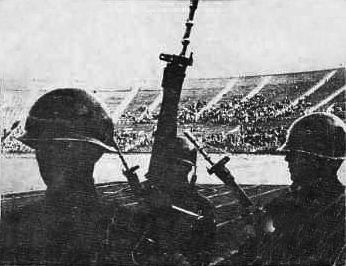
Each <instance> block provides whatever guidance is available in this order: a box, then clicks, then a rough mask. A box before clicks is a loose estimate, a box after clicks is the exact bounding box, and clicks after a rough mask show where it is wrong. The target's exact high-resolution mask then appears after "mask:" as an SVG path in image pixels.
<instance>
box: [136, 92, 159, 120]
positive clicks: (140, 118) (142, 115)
mask: <svg viewBox="0 0 346 266" xmlns="http://www.w3.org/2000/svg"><path fill="white" fill-rule="evenodd" d="M162 97H163V93H162V91H160V93H159V95H158V96H157V97H156V98H155V100H154V101H153V102H152V103H151V104H150V105H149V106H148V109H147V110H144V111H143V112H142V113H141V115H140V116H139V120H142V119H143V118H144V116H145V115H147V114H151V113H152V112H153V111H154V110H155V109H156V107H158V106H159V104H160V103H161V102H162Z"/></svg>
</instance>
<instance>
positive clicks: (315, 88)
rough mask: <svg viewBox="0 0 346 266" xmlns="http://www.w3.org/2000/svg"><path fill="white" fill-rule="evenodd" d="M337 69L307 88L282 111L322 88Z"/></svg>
mask: <svg viewBox="0 0 346 266" xmlns="http://www.w3.org/2000/svg"><path fill="white" fill-rule="evenodd" d="M336 72H337V70H333V71H331V72H329V73H328V74H326V75H325V76H324V77H323V78H322V79H321V80H320V81H319V82H318V83H317V84H316V85H314V86H312V87H311V88H310V89H309V90H307V91H306V92H305V93H303V94H302V95H300V96H299V97H298V98H297V99H295V100H294V101H293V102H292V103H291V104H290V105H288V106H287V107H286V108H284V109H283V110H282V111H281V112H280V113H285V112H286V111H287V110H288V109H290V108H291V107H293V106H295V105H297V104H298V103H299V101H300V100H302V99H304V98H305V97H306V96H309V95H310V94H312V93H314V92H315V91H317V90H318V89H319V88H321V87H322V86H323V85H324V84H326V83H327V82H328V81H329V79H330V78H331V77H333V76H334V75H335V73H336Z"/></svg>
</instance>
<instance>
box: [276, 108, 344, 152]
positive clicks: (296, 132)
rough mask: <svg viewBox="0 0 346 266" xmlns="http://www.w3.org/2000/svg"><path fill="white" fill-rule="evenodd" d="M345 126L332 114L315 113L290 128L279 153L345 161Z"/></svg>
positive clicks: (299, 120)
mask: <svg viewBox="0 0 346 266" xmlns="http://www.w3.org/2000/svg"><path fill="white" fill-rule="evenodd" d="M345 146H346V126H345V124H344V122H343V121H342V120H341V119H340V118H338V117H337V116H335V115H333V114H328V113H323V112H316V113H312V114H308V115H305V116H303V117H301V118H298V119H297V120H296V121H294V122H293V124H292V125H291V126H290V128H289V129H288V132H287V136H286V142H285V143H284V144H283V145H282V146H281V147H280V148H279V149H278V150H279V151H298V152H303V153H308V154H311V155H315V156H318V157H322V158H329V159H345V151H346V148H345Z"/></svg>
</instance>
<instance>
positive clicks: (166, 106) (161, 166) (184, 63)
mask: <svg viewBox="0 0 346 266" xmlns="http://www.w3.org/2000/svg"><path fill="white" fill-rule="evenodd" d="M197 6H198V0H191V1H190V6H189V7H190V12H189V16H188V19H187V21H186V23H185V26H186V28H185V33H184V35H183V40H182V42H181V43H182V45H183V47H182V50H181V52H180V54H179V55H175V54H173V55H172V54H163V53H162V54H160V56H159V58H160V60H162V61H165V62H167V65H166V67H165V69H164V73H163V79H162V84H161V86H162V88H163V99H162V105H161V109H160V114H159V117H158V122H157V130H156V132H155V139H154V144H153V148H152V154H151V158H150V163H149V170H148V174H147V178H148V179H149V180H150V181H152V183H153V184H156V185H158V186H160V185H165V184H167V182H169V180H165V173H166V167H167V165H168V164H169V163H170V162H169V159H168V158H167V153H168V151H169V146H170V144H172V141H173V140H174V139H175V138H176V136H177V115H178V105H179V100H180V95H181V90H182V86H183V82H184V78H185V71H186V68H187V67H188V66H192V64H193V58H192V53H190V55H189V57H186V52H187V47H188V45H189V43H190V40H189V38H190V34H191V28H192V26H193V19H194V15H195V12H196V9H197Z"/></svg>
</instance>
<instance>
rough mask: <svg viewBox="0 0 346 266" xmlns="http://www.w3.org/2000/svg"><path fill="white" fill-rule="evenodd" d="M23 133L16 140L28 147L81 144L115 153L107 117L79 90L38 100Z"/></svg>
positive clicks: (103, 110)
mask: <svg viewBox="0 0 346 266" xmlns="http://www.w3.org/2000/svg"><path fill="white" fill-rule="evenodd" d="M25 131H26V133H25V134H24V135H23V136H21V137H19V138H18V139H19V140H20V141H21V142H23V143H24V144H26V145H28V146H30V147H32V148H36V145H37V143H38V142H51V141H84V142H89V143H92V144H96V145H98V146H100V147H102V148H104V149H105V150H108V151H111V152H116V149H115V148H114V147H115V145H114V140H113V131H114V125H113V122H112V120H111V118H110V117H109V115H108V114H107V112H106V111H105V109H104V108H103V107H102V105H101V104H100V103H99V102H98V101H97V100H96V99H95V98H94V97H93V96H91V95H90V94H88V93H87V92H86V91H84V90H81V89H70V88H68V89H56V90H53V91H50V92H48V93H47V94H45V95H43V96H42V97H40V98H39V99H38V100H37V101H36V102H35V103H34V105H33V106H32V108H31V109H30V111H29V116H28V118H27V120H26V123H25Z"/></svg>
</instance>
